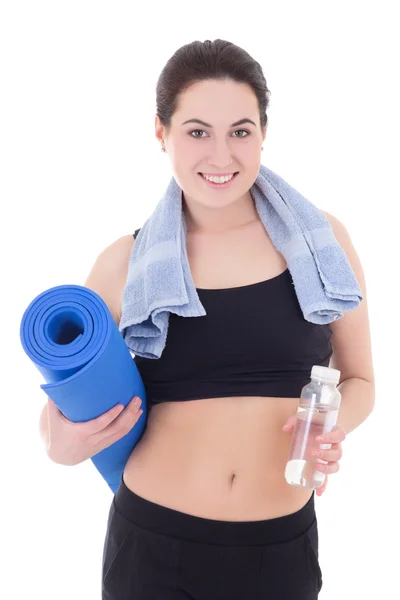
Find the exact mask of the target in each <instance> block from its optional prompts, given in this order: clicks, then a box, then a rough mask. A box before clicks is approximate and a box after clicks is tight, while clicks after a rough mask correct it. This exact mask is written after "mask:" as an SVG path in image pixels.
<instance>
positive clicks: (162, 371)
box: [134, 230, 332, 408]
mask: <svg viewBox="0 0 400 600" xmlns="http://www.w3.org/2000/svg"><path fill="white" fill-rule="evenodd" d="M138 231H139V230H136V231H135V234H134V236H135V237H136V235H137V233H138ZM196 290H197V293H198V295H199V298H200V301H201V303H202V304H203V306H204V308H205V310H206V313H207V314H206V315H205V316H202V317H193V318H188V317H180V316H178V315H175V314H174V313H170V315H169V326H168V334H167V341H166V345H165V348H164V350H163V353H162V355H161V357H160V358H158V359H148V358H143V357H141V356H135V357H134V360H135V363H136V365H137V367H138V369H139V372H140V374H141V376H142V379H143V382H144V385H145V388H146V396H147V402H148V407H149V408H150V407H151V405H152V404H158V403H161V402H179V401H185V400H195V399H199V398H217V397H225V396H277V397H290V398H297V397H299V396H300V393H301V388H302V387H303V386H304V385H306V384H307V383H308V382H309V380H310V378H311V368H312V366H313V365H322V366H324V367H328V366H329V361H330V358H331V356H332V345H331V341H330V338H331V335H332V331H331V330H330V328H329V325H327V324H326V325H318V324H315V323H310V322H309V321H306V320H305V319H304V316H303V313H302V311H301V309H300V305H299V303H298V299H297V295H296V292H295V289H294V285H293V281H292V278H291V275H290V272H289V270H288V269H286V270H285V271H284V272H283V273H281V274H280V275H277V276H276V277H272V278H270V279H267V280H266V281H261V282H259V283H253V284H250V285H244V286H240V287H234V288H223V289H201V288H196Z"/></svg>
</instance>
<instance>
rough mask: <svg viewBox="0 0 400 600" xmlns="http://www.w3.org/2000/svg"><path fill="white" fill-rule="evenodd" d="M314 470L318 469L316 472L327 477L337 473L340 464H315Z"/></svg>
mask: <svg viewBox="0 0 400 600" xmlns="http://www.w3.org/2000/svg"><path fill="white" fill-rule="evenodd" d="M315 468H316V469H318V471H321V473H327V474H328V475H330V474H331V473H337V472H338V471H339V469H340V463H338V462H330V463H328V464H327V465H323V464H320V463H317V464H316V465H315Z"/></svg>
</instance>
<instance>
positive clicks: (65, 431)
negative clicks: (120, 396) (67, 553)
mask: <svg viewBox="0 0 400 600" xmlns="http://www.w3.org/2000/svg"><path fill="white" fill-rule="evenodd" d="M133 243H134V238H133V236H132V235H126V236H123V237H121V238H119V239H118V240H116V241H115V242H114V243H112V244H111V245H110V246H108V247H107V248H106V249H105V250H103V252H101V254H100V255H99V256H98V258H97V259H96V261H95V263H94V265H93V267H92V269H91V271H90V273H89V276H88V278H87V280H86V281H85V283H84V286H85V287H87V288H89V289H91V290H93V291H95V292H96V293H97V294H99V296H100V297H101V298H102V299H103V300H104V302H105V303H106V304H107V307H108V309H109V310H110V313H111V314H112V316H113V318H114V320H115V322H116V324H117V325H118V324H119V321H120V318H121V308H122V293H123V290H124V287H125V283H126V278H127V274H128V264H129V257H130V253H131V250H132V246H133ZM141 413H142V411H141V410H138V409H137V407H136V405H135V402H134V398H133V399H132V400H131V401H130V402H129V403H128V404H127V406H126V407H125V408H124V407H123V405H122V404H117V405H116V406H114V407H113V408H111V409H110V410H109V411H107V412H105V413H104V414H102V415H100V416H99V417H97V418H95V419H91V420H89V421H84V422H79V423H74V422H72V421H70V420H69V419H67V418H66V417H65V416H64V415H63V413H62V412H61V411H60V410H59V409H58V408H57V406H56V405H55V404H54V402H53V401H52V400H51V399H50V398H48V400H47V403H46V404H45V405H44V407H43V409H42V412H41V415H40V424H39V429H40V435H41V438H42V441H43V444H44V445H45V448H46V452H47V455H48V456H49V458H50V459H51V460H53V461H54V462H57V463H59V464H64V465H75V464H78V463H80V462H83V461H84V460H86V459H88V458H90V457H91V456H94V455H95V454H97V453H98V452H100V451H101V450H103V449H104V448H107V447H108V446H110V445H111V444H113V443H114V442H116V441H117V440H119V439H120V438H121V437H123V436H124V435H126V434H127V433H128V432H129V431H130V430H131V429H132V427H133V426H134V425H135V423H136V422H137V421H138V419H139V417H140V415H141Z"/></svg>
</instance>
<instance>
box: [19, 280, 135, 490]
mask: <svg viewBox="0 0 400 600" xmlns="http://www.w3.org/2000/svg"><path fill="white" fill-rule="evenodd" d="M20 338H21V343H22V346H23V348H24V351H25V353H26V354H27V355H28V357H29V358H30V359H31V361H32V362H33V363H34V365H35V367H36V368H37V369H38V370H39V371H40V373H41V374H42V375H43V377H44V380H45V381H46V383H45V384H42V385H41V386H40V387H41V388H42V390H43V391H44V392H45V393H46V395H47V396H49V397H50V398H51V399H52V400H53V401H54V402H55V404H56V405H57V407H58V408H59V409H60V411H61V412H62V413H63V414H64V415H65V416H66V417H67V418H68V419H69V420H70V421H74V422H78V421H88V420H90V419H94V418H96V417H98V416H100V415H101V414H103V413H105V412H106V411H108V410H109V409H110V408H112V407H113V406H115V405H116V404H123V405H124V406H126V405H127V404H128V403H129V402H130V400H131V399H132V398H133V396H139V397H140V398H141V399H142V405H141V409H142V410H143V414H142V415H141V416H140V417H139V420H138V421H137V422H136V424H135V425H134V426H133V428H132V429H131V430H130V432H129V433H127V434H126V435H125V436H124V437H122V438H121V439H120V440H118V441H116V442H114V444H112V445H111V446H109V447H108V448H105V449H104V450H102V451H101V452H99V453H98V454H96V455H95V456H93V457H92V458H91V461H92V462H93V463H94V465H95V467H96V468H97V470H98V471H99V473H100V474H101V475H102V477H103V478H104V479H105V481H106V482H107V483H108V485H109V486H110V488H111V490H112V491H113V492H114V493H115V492H116V491H117V489H118V486H119V483H120V480H121V477H122V473H123V470H124V467H125V465H126V463H127V461H128V458H129V455H130V454H131V452H132V450H133V449H134V447H135V446H136V444H137V442H138V441H139V439H140V437H141V436H142V433H143V431H144V429H145V424H146V418H147V403H146V393H145V388H144V384H143V381H142V378H141V376H140V373H139V371H138V369H137V366H136V364H135V362H134V360H133V358H132V356H131V353H130V351H129V348H128V347H127V345H126V344H125V341H124V339H123V337H122V335H121V333H120V331H119V329H118V326H117V324H116V322H115V321H114V319H113V317H112V315H111V313H110V311H109V309H108V307H107V305H106V303H105V302H104V300H103V299H102V298H101V297H100V296H99V295H98V294H97V293H96V292H94V291H92V290H90V289H89V288H86V287H82V286H79V285H60V286H56V287H53V288H50V289H48V290H46V291H45V292H42V293H41V294H39V295H38V296H37V297H36V298H34V300H32V302H31V303H30V304H29V306H28V308H27V309H26V310H25V312H24V314H23V317H22V321H21V326H20Z"/></svg>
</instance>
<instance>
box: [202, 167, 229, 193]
mask: <svg viewBox="0 0 400 600" xmlns="http://www.w3.org/2000/svg"><path fill="white" fill-rule="evenodd" d="M238 174H239V173H238V171H236V172H235V173H234V174H233V177H232V179H230V180H229V181H227V182H226V183H213V182H212V181H208V180H207V179H206V178H205V177H203V174H202V173H199V177H201V180H202V181H204V183H205V184H206V185H208V187H211V188H213V189H215V190H216V189H219V190H225V189H226V188H228V187H229V186H230V185H232V183H233V182H234V181H235V179H236V177H237V175H238ZM207 175H208V173H207ZM228 175H230V173H228ZM214 177H218V175H214ZM220 177H223V175H220Z"/></svg>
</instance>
